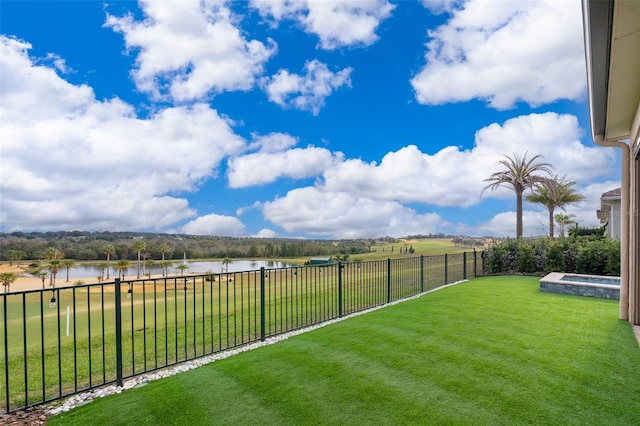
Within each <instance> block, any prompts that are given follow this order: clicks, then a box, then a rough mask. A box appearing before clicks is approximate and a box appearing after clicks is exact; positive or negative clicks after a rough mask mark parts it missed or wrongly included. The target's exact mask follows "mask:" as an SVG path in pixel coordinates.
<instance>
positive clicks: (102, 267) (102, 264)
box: [98, 262, 109, 280]
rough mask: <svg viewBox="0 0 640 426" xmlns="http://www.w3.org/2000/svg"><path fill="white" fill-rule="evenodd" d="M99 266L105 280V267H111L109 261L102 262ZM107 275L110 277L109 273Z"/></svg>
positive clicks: (101, 276)
mask: <svg viewBox="0 0 640 426" xmlns="http://www.w3.org/2000/svg"><path fill="white" fill-rule="evenodd" d="M98 267H99V268H100V279H101V280H103V279H104V271H105V269H109V264H108V263H107V262H100V264H99V265H98ZM107 277H108V275H107Z"/></svg>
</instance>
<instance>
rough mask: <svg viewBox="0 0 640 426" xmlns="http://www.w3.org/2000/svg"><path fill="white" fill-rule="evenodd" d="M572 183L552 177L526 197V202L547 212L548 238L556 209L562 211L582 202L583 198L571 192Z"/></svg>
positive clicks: (550, 235) (551, 233)
mask: <svg viewBox="0 0 640 426" xmlns="http://www.w3.org/2000/svg"><path fill="white" fill-rule="evenodd" d="M575 184H576V183H575V182H574V181H568V180H567V179H566V177H564V176H563V177H558V176H554V177H553V178H552V179H548V180H546V181H544V182H542V183H539V184H537V185H536V186H535V189H534V191H533V193H531V194H529V195H527V201H529V202H532V203H537V204H542V205H543V206H545V207H546V208H547V210H548V211H549V237H550V238H553V219H554V213H555V209H556V208H560V209H562V210H564V208H565V206H567V205H569V204H574V203H578V202H580V201H582V200H584V196H582V195H580V194H578V193H576V192H575V191H574V190H573V188H572V187H573V186H574V185H575Z"/></svg>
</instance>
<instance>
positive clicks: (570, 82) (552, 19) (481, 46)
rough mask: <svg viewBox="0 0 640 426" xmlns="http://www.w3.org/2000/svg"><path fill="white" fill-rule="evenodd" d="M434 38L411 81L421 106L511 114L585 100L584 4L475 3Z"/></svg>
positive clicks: (545, 1) (432, 33)
mask: <svg viewBox="0 0 640 426" xmlns="http://www.w3.org/2000/svg"><path fill="white" fill-rule="evenodd" d="M447 3H448V2H447ZM445 6H446V5H445ZM429 37H430V38H431V41H429V42H428V43H427V53H426V56H425V58H426V65H425V66H424V68H423V69H422V70H421V71H420V72H419V73H418V74H417V75H416V76H415V77H414V78H413V79H412V81H411V84H412V85H413V88H414V90H415V94H416V99H417V100H418V101H419V102H420V103H423V104H429V105H438V104H444V103H448V102H465V101H469V100H472V99H482V100H486V101H487V102H488V103H489V104H490V105H491V106H492V107H494V108H496V109H507V108H511V107H513V106H514V104H515V103H517V102H519V101H523V102H526V103H528V104H530V105H531V106H538V105H542V104H547V103H551V102H554V101H556V100H558V99H578V98H580V97H582V96H584V93H585V88H586V76H585V71H584V48H583V39H582V21H581V9H580V2H579V1H557V0H540V1H513V2H505V1H485V0H470V1H468V2H466V3H464V5H463V6H462V7H461V8H459V9H455V10H454V11H453V14H452V17H451V19H450V20H449V21H448V22H447V23H446V24H445V25H442V26H440V27H438V28H437V29H435V30H432V31H429Z"/></svg>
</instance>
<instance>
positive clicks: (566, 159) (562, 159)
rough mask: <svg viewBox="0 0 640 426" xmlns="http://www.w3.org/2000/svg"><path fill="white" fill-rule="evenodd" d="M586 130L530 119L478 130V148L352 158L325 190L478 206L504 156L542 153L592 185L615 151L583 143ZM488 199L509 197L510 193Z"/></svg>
mask: <svg viewBox="0 0 640 426" xmlns="http://www.w3.org/2000/svg"><path fill="white" fill-rule="evenodd" d="M581 135H582V130H581V129H580V127H579V126H578V122H577V120H576V118H575V117H574V116H571V115H558V114H555V113H546V114H531V115H527V116H520V117H516V118H512V119H510V120H507V121H506V122H505V123H504V124H503V125H500V124H497V123H494V124H491V125H490V126H487V127H485V128H483V129H480V130H478V132H476V136H475V146H474V148H473V149H471V150H462V151H461V150H460V149H459V148H457V147H453V146H449V147H446V148H444V149H442V150H440V151H439V152H437V153H435V154H433V155H430V154H426V153H423V152H421V151H420V150H419V149H418V148H417V147H416V146H414V145H410V146H407V147H404V148H402V149H400V150H398V151H396V152H390V153H388V154H387V155H385V156H384V157H383V158H382V161H381V162H380V164H377V163H375V162H373V163H365V162H363V161H362V160H359V159H349V160H346V161H344V162H342V163H340V164H337V165H336V167H333V168H331V169H329V170H327V171H326V172H325V174H324V185H323V188H324V189H325V190H328V191H335V190H338V189H340V190H343V191H349V192H352V193H357V194H360V195H361V196H366V197H371V198H375V199H379V200H397V201H401V202H420V203H426V204H432V205H437V206H456V207H469V206H472V205H474V204H478V203H479V202H480V201H481V200H480V192H481V191H482V188H483V187H484V186H485V185H486V182H483V179H486V178H487V177H489V175H491V173H493V172H494V171H496V170H497V165H496V163H497V161H499V160H500V159H502V158H503V155H504V154H509V155H511V154H513V153H517V154H524V153H525V152H527V151H528V152H529V155H530V156H533V155H536V154H542V155H543V156H544V158H543V161H546V162H549V163H551V164H553V165H555V167H556V171H557V173H558V174H559V175H567V177H568V178H569V179H571V180H577V181H582V182H585V181H586V182H589V181H591V180H593V179H595V178H597V177H599V176H602V175H606V174H607V173H610V172H611V171H612V170H613V168H614V161H613V160H614V156H613V153H612V152H611V151H608V150H604V149H601V148H597V147H593V148H588V147H586V146H584V145H583V144H581V143H580V140H579V137H580V136H581ZM485 194H486V195H485V197H510V196H512V195H513V194H512V193H511V192H510V191H508V190H504V191H496V192H495V193H491V192H486V193H485Z"/></svg>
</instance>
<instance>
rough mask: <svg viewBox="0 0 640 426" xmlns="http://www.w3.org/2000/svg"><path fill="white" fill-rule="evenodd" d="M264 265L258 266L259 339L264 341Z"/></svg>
mask: <svg viewBox="0 0 640 426" xmlns="http://www.w3.org/2000/svg"><path fill="white" fill-rule="evenodd" d="M264 299H265V297H264V266H261V267H260V341H261V342H264V339H265V324H264V321H265V320H264V317H265V315H264V311H265V309H264Z"/></svg>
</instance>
